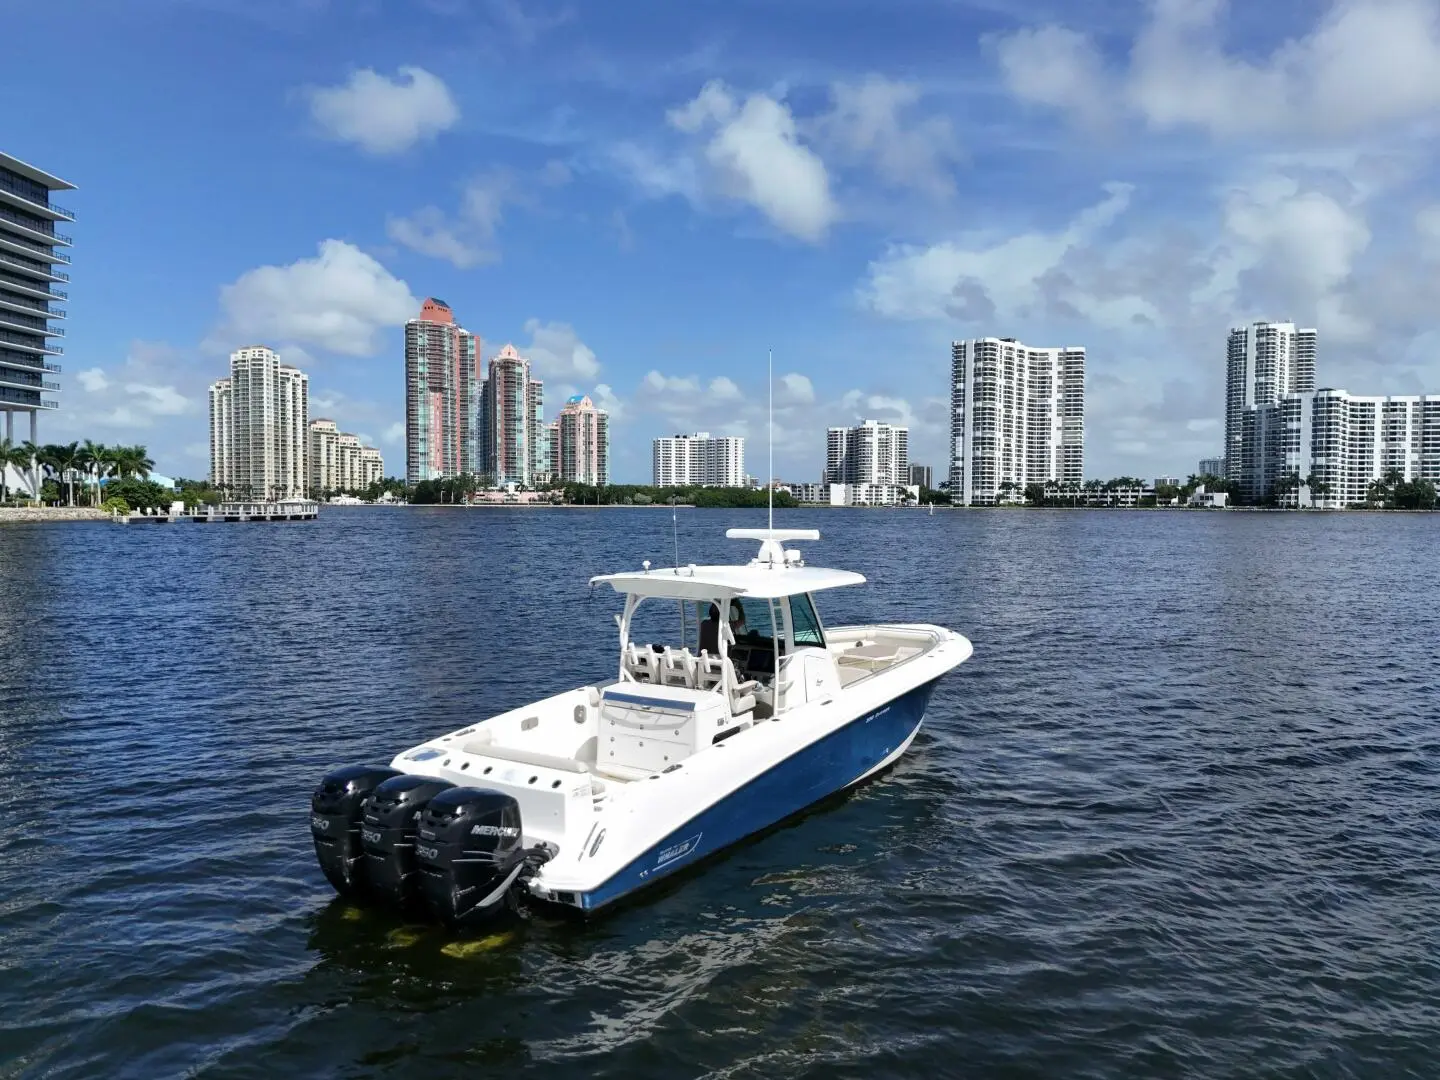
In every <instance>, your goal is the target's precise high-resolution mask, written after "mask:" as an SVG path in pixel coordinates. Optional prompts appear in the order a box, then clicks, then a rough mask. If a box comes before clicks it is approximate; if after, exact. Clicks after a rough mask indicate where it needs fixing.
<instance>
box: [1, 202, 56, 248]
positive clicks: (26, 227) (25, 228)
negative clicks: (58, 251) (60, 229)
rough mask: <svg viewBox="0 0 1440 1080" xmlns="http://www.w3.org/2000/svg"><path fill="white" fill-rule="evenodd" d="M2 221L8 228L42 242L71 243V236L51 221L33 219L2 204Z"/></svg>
mask: <svg viewBox="0 0 1440 1080" xmlns="http://www.w3.org/2000/svg"><path fill="white" fill-rule="evenodd" d="M0 221H3V222H5V224H6V227H7V228H11V229H14V230H16V231H17V232H19V233H21V234H22V235H24V236H29V237H34V238H36V239H38V240H40V241H41V242H47V241H48V242H53V243H56V244H69V243H70V242H71V241H70V237H68V236H64V235H62V234H60V233H57V232H56V231H55V226H54V225H52V224H51V223H50V222H48V221H45V222H35V221H31V220H30V218H29V217H28V216H27V215H23V214H17V213H15V212H14V211H13V210H7V209H5V207H4V206H3V205H0Z"/></svg>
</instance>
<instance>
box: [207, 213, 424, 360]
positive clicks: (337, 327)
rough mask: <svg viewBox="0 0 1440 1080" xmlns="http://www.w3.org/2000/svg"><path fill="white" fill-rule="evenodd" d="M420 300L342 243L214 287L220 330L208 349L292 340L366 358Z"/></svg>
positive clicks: (325, 245)
mask: <svg viewBox="0 0 1440 1080" xmlns="http://www.w3.org/2000/svg"><path fill="white" fill-rule="evenodd" d="M419 307H420V302H419V301H418V300H416V299H415V297H414V296H413V295H411V293H410V289H409V286H407V285H406V284H405V282H403V281H401V280H399V279H398V278H396V277H394V276H393V275H391V273H390V271H388V270H386V269H385V267H384V266H382V265H381V264H380V263H379V262H377V261H376V260H375V259H374V258H373V257H372V256H370V255H368V254H366V253H365V252H363V251H361V250H360V249H359V248H357V247H355V246H354V245H352V244H348V243H346V242H345V241H343V240H325V241H322V242H321V243H320V245H319V253H318V254H317V255H316V257H315V258H311V259H299V260H297V261H295V262H293V263H290V264H288V265H286V266H260V267H256V268H255V269H254V270H247V271H246V272H245V273H243V274H241V275H240V277H238V278H237V279H236V280H235V281H234V282H232V283H231V284H229V285H224V286H222V287H221V289H220V309H221V312H222V314H223V318H222V322H221V325H220V326H219V327H218V328H217V329H216V330H215V332H214V333H212V334H211V335H210V337H209V338H208V339H207V344H208V345H209V346H210V347H212V348H222V349H223V348H233V347H235V346H236V345H240V344H248V343H256V342H265V341H292V342H295V343H296V344H299V345H313V346H315V347H317V348H321V349H326V350H328V351H330V352H336V353H342V354H344V355H347V356H373V355H374V354H375V353H376V352H377V351H378V350H379V348H380V344H381V334H380V332H381V331H382V330H384V329H385V328H387V327H392V326H401V325H403V324H404V322H405V320H406V319H410V318H413V317H414V315H415V312H416V311H417V310H419Z"/></svg>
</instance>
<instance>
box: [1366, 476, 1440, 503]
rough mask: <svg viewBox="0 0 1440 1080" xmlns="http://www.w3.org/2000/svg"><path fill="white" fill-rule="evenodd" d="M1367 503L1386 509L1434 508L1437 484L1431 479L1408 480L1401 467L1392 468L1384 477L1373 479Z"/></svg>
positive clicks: (1368, 491) (1367, 494)
mask: <svg viewBox="0 0 1440 1080" xmlns="http://www.w3.org/2000/svg"><path fill="white" fill-rule="evenodd" d="M1365 505H1366V506H1367V507H1380V508H1383V509H1385V510H1434V509H1435V485H1434V484H1433V483H1431V482H1430V481H1429V480H1406V479H1405V474H1404V473H1402V472H1401V471H1400V470H1399V469H1391V470H1390V471H1389V472H1387V473H1386V474H1385V477H1384V479H1381V480H1373V481H1371V483H1370V487H1369V490H1367V491H1366V492H1365Z"/></svg>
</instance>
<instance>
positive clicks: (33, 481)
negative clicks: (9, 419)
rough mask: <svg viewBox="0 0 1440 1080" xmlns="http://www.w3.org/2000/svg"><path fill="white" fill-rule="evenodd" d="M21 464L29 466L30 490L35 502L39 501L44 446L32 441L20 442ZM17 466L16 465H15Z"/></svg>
mask: <svg viewBox="0 0 1440 1080" xmlns="http://www.w3.org/2000/svg"><path fill="white" fill-rule="evenodd" d="M20 453H21V457H22V464H25V465H28V466H30V470H29V471H30V490H31V492H32V493H33V494H32V497H33V499H34V501H35V502H37V503H38V502H39V501H40V469H41V466H42V465H43V464H44V458H45V450H44V447H40V446H36V445H35V444H34V443H33V442H23V443H21V444H20ZM17 467H18V466H17Z"/></svg>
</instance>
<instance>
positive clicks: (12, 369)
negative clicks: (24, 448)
mask: <svg viewBox="0 0 1440 1080" xmlns="http://www.w3.org/2000/svg"><path fill="white" fill-rule="evenodd" d="M74 189H75V185H74V184H71V183H69V182H68V181H65V180H61V179H60V178H59V177H58V176H51V175H50V174H49V173H47V172H44V171H43V170H41V169H37V168H35V166H33V165H27V164H26V163H25V162H23V161H21V160H20V159H19V158H13V157H11V156H10V155H9V154H4V153H0V412H3V413H4V414H5V428H4V431H3V432H0V434H3V435H4V437H5V438H6V439H9V440H10V441H12V442H23V441H25V440H26V439H27V438H28V440H29V441H30V442H32V443H38V442H39V441H40V439H39V434H38V432H37V426H36V415H37V414H38V413H39V411H40V410H41V409H53V408H56V407H57V405H58V403H57V402H55V401H53V400H51V399H49V398H45V397H42V396H41V395H42V394H44V393H47V392H48V393H59V391H60V384H59V383H58V382H56V381H54V376H55V375H57V374H58V373H59V371H60V365H59V364H58V363H56V362H55V361H53V360H52V359H51V357H54V356H60V355H62V354H63V353H64V352H65V350H64V348H63V347H61V346H60V345H56V344H52V343H51V341H50V340H49V339H50V338H63V337H64V336H65V331H64V330H63V329H61V328H60V327H57V326H52V325H51V324H50V320H51V319H63V318H65V314H66V313H65V311H64V309H63V308H56V307H51V306H50V305H51V303H52V302H54V301H57V300H61V301H63V300H65V299H67V296H66V293H65V292H64V289H63V286H64V284H65V283H67V282H68V281H69V280H70V276H69V274H67V273H65V272H64V271H63V270H60V269H57V265H58V266H68V265H69V264H70V256H69V255H67V254H65V252H63V251H61V250H60V249H61V248H64V247H69V246H70V237H68V236H65V235H64V234H62V233H60V232H57V231H56V225H57V224H63V223H65V222H73V221H74V220H75V215H74V214H73V213H71V212H70V211H69V210H66V209H65V208H64V207H63V206H57V205H56V204H55V203H52V202H51V201H50V193H51V192H52V191H73V190H74ZM56 282H59V283H60V284H61V285H62V288H56V287H55V283H56ZM16 413H22V414H28V415H29V418H30V423H29V425H28V426H29V431H28V432H24V431H22V432H20V433H18V434H17V432H16V431H15V414H16ZM5 468H7V466H5V465H0V470H3V469H5ZM10 479H11V483H15V482H17V481H18V482H20V483H22V484H23V485H24V486H25V487H26V488H27V489H30V490H31V493H32V494H34V493H35V492H34V487H35V485H36V484H37V483H38V476H37V475H36V474H35V471H34V470H33V469H29V468H26V469H15V470H12V472H11V474H10Z"/></svg>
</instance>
